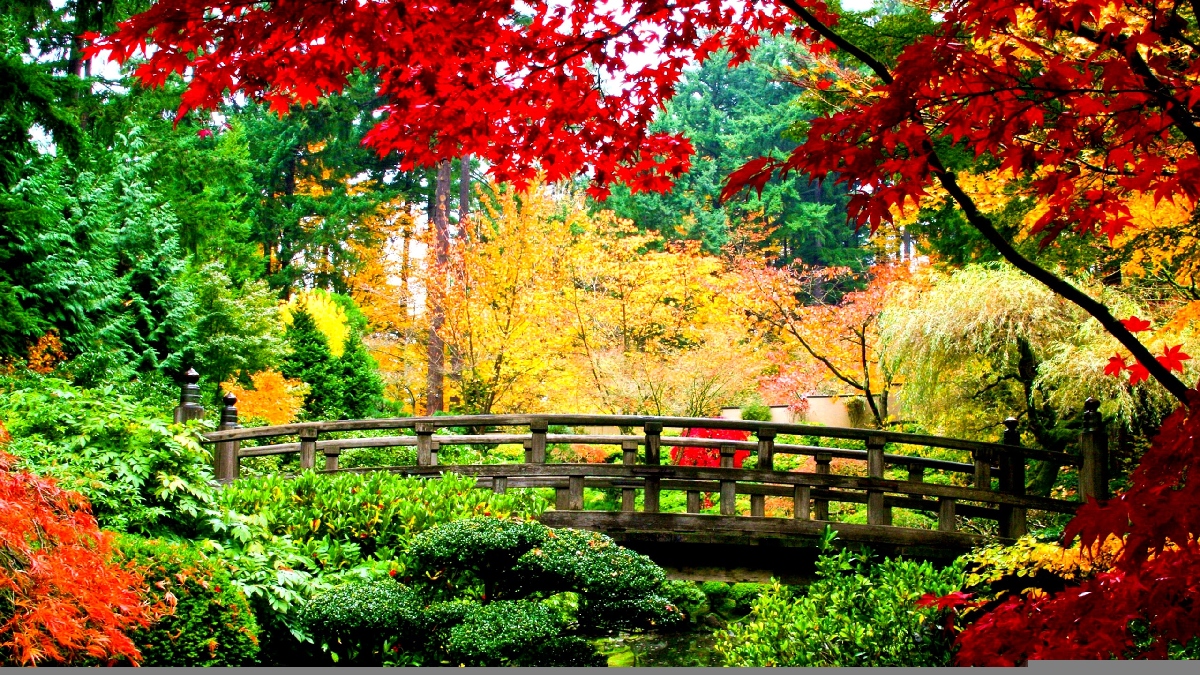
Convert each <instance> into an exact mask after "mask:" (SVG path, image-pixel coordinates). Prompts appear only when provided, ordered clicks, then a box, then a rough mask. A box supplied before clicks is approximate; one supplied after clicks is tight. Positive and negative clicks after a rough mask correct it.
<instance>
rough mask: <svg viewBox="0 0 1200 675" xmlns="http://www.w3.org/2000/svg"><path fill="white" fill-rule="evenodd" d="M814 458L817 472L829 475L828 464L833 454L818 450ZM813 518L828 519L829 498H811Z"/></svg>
mask: <svg viewBox="0 0 1200 675" xmlns="http://www.w3.org/2000/svg"><path fill="white" fill-rule="evenodd" d="M815 459H816V460H817V473H819V474H821V475H825V476H827V475H829V473H830V466H829V465H830V463H831V462H833V455H831V454H830V453H828V452H818V453H817V454H816V456H815ZM813 520H829V500H827V499H814V500H813Z"/></svg>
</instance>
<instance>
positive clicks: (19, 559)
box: [0, 452, 151, 665]
mask: <svg viewBox="0 0 1200 675" xmlns="http://www.w3.org/2000/svg"><path fill="white" fill-rule="evenodd" d="M13 462H14V458H13V457H12V456H11V455H8V454H6V453H4V452H0V607H2V608H4V610H5V611H3V613H2V614H0V663H11V664H18V665H37V664H39V663H58V664H72V663H80V662H83V661H88V660H90V661H101V662H103V661H111V660H113V659H115V658H117V657H125V658H128V659H129V660H131V661H134V662H137V661H139V660H140V655H139V654H138V650H137V648H136V647H135V646H134V645H133V642H131V641H130V639H129V638H128V637H126V636H125V633H124V632H123V631H124V629H126V628H132V627H134V626H145V625H148V622H149V620H150V619H151V616H150V613H151V609H150V608H149V607H148V606H147V605H146V603H145V602H143V600H142V598H141V597H140V596H139V588H140V587H141V585H142V578H141V575H139V574H138V573H136V572H134V571H131V570H127V569H123V568H121V567H119V566H117V565H115V564H112V563H111V562H110V552H111V538H112V535H111V534H110V533H107V532H102V531H100V529H99V527H98V526H97V524H96V519H95V518H93V517H92V515H91V513H90V510H89V506H88V503H87V500H85V499H84V498H83V497H82V496H81V495H79V494H78V493H75V492H71V491H68V490H63V489H61V488H59V487H58V486H56V485H55V484H54V482H53V481H51V480H47V479H44V478H40V477H38V476H34V475H32V474H30V473H27V472H24V471H15V470H13V468H12V467H13ZM10 613H11V614H10Z"/></svg>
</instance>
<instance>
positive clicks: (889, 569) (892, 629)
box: [716, 550, 964, 667]
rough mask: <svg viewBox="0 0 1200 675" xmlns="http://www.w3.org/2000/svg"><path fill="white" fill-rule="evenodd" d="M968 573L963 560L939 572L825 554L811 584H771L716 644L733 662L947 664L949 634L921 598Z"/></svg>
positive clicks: (953, 585) (856, 556)
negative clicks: (793, 587) (919, 604)
mask: <svg viewBox="0 0 1200 675" xmlns="http://www.w3.org/2000/svg"><path fill="white" fill-rule="evenodd" d="M963 579H964V574H963V564H962V563H955V564H954V565H952V566H950V567H947V568H945V569H941V570H938V569H935V568H934V567H933V566H932V565H931V564H930V563H928V562H920V563H918V562H912V561H908V560H884V561H882V562H876V561H872V559H871V558H870V556H869V555H867V554H860V553H853V552H851V551H848V550H843V551H841V552H839V553H837V554H826V555H822V556H821V557H820V558H819V559H818V561H817V578H816V580H815V581H813V582H812V584H810V585H809V586H808V588H807V589H805V590H804V591H803V592H795V591H793V590H791V589H789V588H786V587H784V586H781V585H779V584H778V583H774V584H772V585H771V586H770V587H769V588H768V589H767V590H766V592H764V593H763V594H762V595H760V596H759V597H758V599H757V600H755V601H754V604H753V608H752V611H751V613H750V616H748V617H746V619H745V620H743V621H741V622H737V623H734V624H731V626H730V628H729V630H728V631H725V632H723V633H721V634H719V635H718V637H717V643H716V649H717V651H718V652H719V653H720V654H721V656H722V657H723V658H724V660H725V665H729V666H751V667H759V666H947V665H949V663H950V647H951V638H950V637H949V636H948V635H947V634H946V633H945V632H944V631H943V630H942V627H941V625H940V622H939V621H938V611H937V610H936V609H932V608H919V607H917V606H916V603H917V601H918V600H919V599H920V598H921V596H923V595H924V594H926V593H933V594H934V595H939V596H940V595H945V594H947V593H950V592H951V591H954V590H956V589H958V588H960V587H961V586H962V584H963Z"/></svg>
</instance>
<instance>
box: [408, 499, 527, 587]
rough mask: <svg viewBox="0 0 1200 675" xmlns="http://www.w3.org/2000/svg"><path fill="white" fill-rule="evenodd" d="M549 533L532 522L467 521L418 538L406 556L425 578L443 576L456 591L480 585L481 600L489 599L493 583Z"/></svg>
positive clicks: (506, 573) (437, 529) (431, 531)
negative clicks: (481, 587)
mask: <svg viewBox="0 0 1200 675" xmlns="http://www.w3.org/2000/svg"><path fill="white" fill-rule="evenodd" d="M549 533H550V529H549V528H547V527H545V526H544V525H541V524H539V523H536V522H513V521H505V520H500V519H498V518H467V519H465V520H459V521H456V522H453V523H448V524H446V525H442V526H440V527H435V528H434V529H432V530H429V531H427V532H424V533H422V534H420V535H418V536H417V537H416V538H415V539H414V540H413V544H412V547H411V548H410V549H409V555H411V556H412V559H413V563H414V566H415V567H416V568H417V569H420V570H425V571H426V576H432V577H436V578H439V579H442V578H443V577H444V578H445V581H446V583H447V584H448V585H450V586H451V587H458V588H462V587H468V586H469V585H470V584H471V583H472V582H481V583H483V585H484V593H483V597H484V598H485V599H491V597H490V596H491V595H492V593H494V592H495V590H498V589H496V583H497V581H499V580H500V579H501V578H502V577H504V576H506V575H508V574H509V573H510V572H511V571H512V567H513V566H514V565H515V564H516V563H517V560H518V559H520V558H521V557H522V556H524V555H525V554H526V553H528V552H529V551H530V550H532V549H533V548H534V547H535V546H538V545H540V544H543V543H544V542H545V541H546V539H547V537H548V536H549ZM489 591H491V593H490V592H489Z"/></svg>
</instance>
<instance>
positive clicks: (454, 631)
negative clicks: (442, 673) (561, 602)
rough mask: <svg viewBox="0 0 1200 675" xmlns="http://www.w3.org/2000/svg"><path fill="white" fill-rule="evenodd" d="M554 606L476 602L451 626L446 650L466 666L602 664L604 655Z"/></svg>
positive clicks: (521, 602)
mask: <svg viewBox="0 0 1200 675" xmlns="http://www.w3.org/2000/svg"><path fill="white" fill-rule="evenodd" d="M565 629H566V626H564V625H563V623H562V620H561V619H560V618H559V617H558V616H557V615H556V614H555V613H554V612H553V611H552V610H551V609H550V608H549V607H546V606H544V605H542V604H541V603H537V602H530V601H527V600H499V601H496V602H492V603H489V604H486V605H476V606H474V607H473V608H472V609H471V610H469V611H467V613H466V615H465V616H464V617H463V620H462V623H460V624H458V625H456V626H454V627H453V628H451V629H450V631H449V635H448V637H447V640H446V644H445V648H446V655H447V657H448V658H449V660H450V662H451V664H453V665H465V666H597V665H604V660H603V658H602V657H600V656H599V655H597V654H596V653H595V650H594V649H592V647H591V646H590V645H589V644H588V643H587V642H586V641H584V640H583V639H582V638H579V637H577V636H574V635H565V634H564V631H565Z"/></svg>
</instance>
